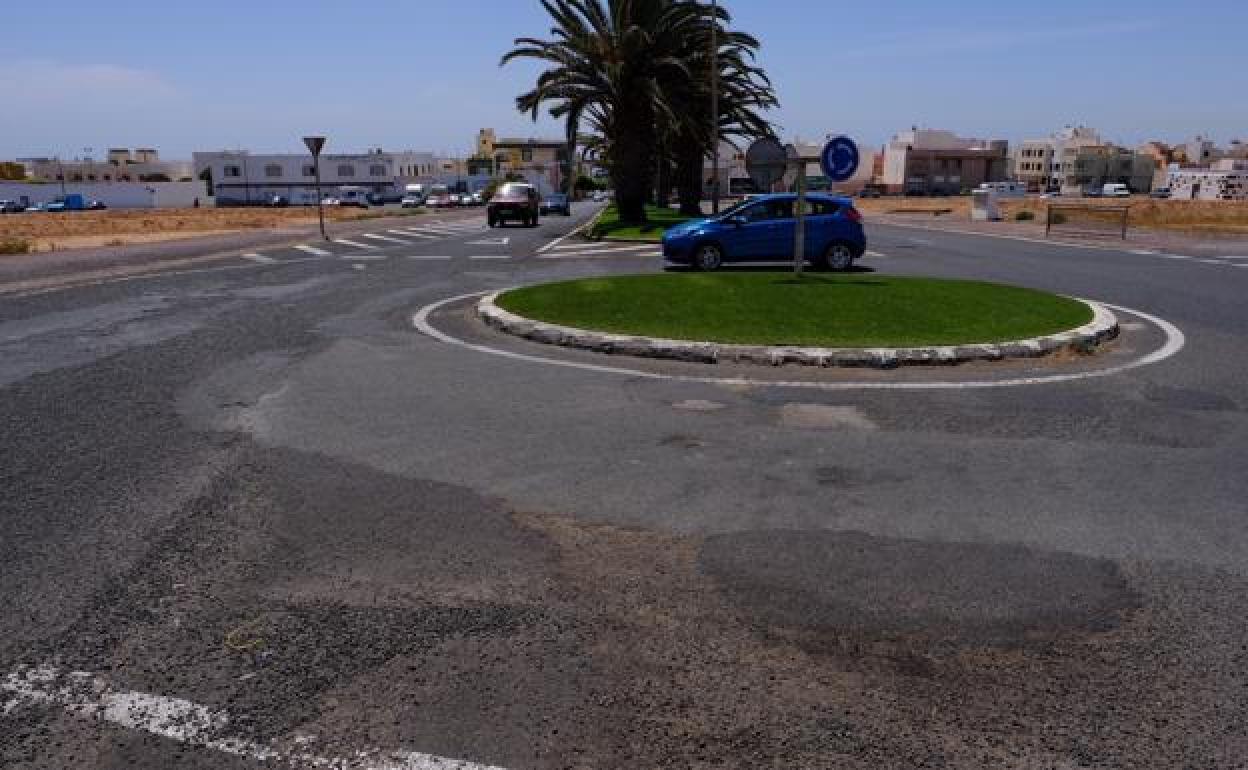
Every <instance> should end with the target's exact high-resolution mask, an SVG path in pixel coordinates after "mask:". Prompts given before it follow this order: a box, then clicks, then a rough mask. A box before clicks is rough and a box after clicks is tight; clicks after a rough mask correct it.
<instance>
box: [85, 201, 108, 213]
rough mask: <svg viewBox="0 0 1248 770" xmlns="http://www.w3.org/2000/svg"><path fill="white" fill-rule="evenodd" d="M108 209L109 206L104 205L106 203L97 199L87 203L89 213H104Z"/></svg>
mask: <svg viewBox="0 0 1248 770" xmlns="http://www.w3.org/2000/svg"><path fill="white" fill-rule="evenodd" d="M106 208H108V204H106V203H104V201H101V200H96V199H95V198H92V199H91V200H89V201H87V211H103V210H104V209H106Z"/></svg>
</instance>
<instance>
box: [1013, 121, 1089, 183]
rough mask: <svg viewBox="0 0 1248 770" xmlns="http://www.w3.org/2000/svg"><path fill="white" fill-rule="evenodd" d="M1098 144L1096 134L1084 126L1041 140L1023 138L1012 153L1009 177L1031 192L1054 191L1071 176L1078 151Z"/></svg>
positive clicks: (1064, 130) (1056, 133) (1072, 127)
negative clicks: (1011, 174)
mask: <svg viewBox="0 0 1248 770" xmlns="http://www.w3.org/2000/svg"><path fill="white" fill-rule="evenodd" d="M1102 144H1103V142H1102V141H1101V137H1100V134H1098V133H1097V132H1096V130H1095V129H1092V128H1088V127H1087V126H1066V127H1065V128H1063V129H1062V130H1061V131H1057V132H1055V133H1053V134H1052V135H1051V136H1048V137H1046V138H1044V139H1026V140H1024V141H1023V142H1022V144H1020V145H1019V146H1018V149H1017V150H1015V152H1014V156H1013V158H1012V173H1013V177H1014V179H1015V180H1016V181H1019V182H1022V183H1023V184H1025V185H1027V189H1028V190H1030V191H1032V192H1047V191H1051V190H1058V189H1060V188H1061V186H1062V184H1063V182H1064V180H1065V179H1066V177H1067V176H1068V175H1070V174H1073V173H1074V171H1075V159H1076V157H1077V156H1078V154H1079V151H1080V150H1082V149H1083V148H1085V147H1097V146H1100V145H1102Z"/></svg>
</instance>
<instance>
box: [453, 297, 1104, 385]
mask: <svg viewBox="0 0 1248 770" xmlns="http://www.w3.org/2000/svg"><path fill="white" fill-rule="evenodd" d="M503 293H504V292H502V291H498V292H493V293H491V294H487V295H486V296H485V297H483V298H482V299H481V300H480V301H479V302H478V303H477V315H478V316H479V317H480V318H481V320H483V321H484V322H485V323H486V324H488V325H489V326H492V327H494V328H495V329H498V330H499V331H501V332H504V333H506V334H512V335H515V336H517V337H523V338H524V339H527V340H532V341H534V342H541V343H545V344H548V345H561V346H563V347H569V348H578V349H581V350H592V351H594V352H597V353H609V354H615V355H626V356H638V357H641V358H662V359H670V360H674V361H690V362H696V363H706V364H716V363H743V364H760V365H764V366H783V365H785V364H797V365H800V366H822V367H859V368H862V367H866V368H873V369H894V368H897V367H898V366H931V365H953V364H961V363H967V362H970V361H1001V360H1004V359H1010V358H1038V357H1040V356H1046V355H1050V354H1053V353H1057V352H1059V351H1063V350H1081V351H1086V350H1088V349H1090V348H1093V347H1096V346H1097V345H1100V344H1101V343H1103V342H1105V341H1107V340H1111V339H1113V338H1115V337H1117V336H1118V333H1119V328H1118V319H1117V317H1115V316H1114V314H1113V313H1112V312H1110V311H1109V309H1108V308H1106V307H1104V306H1103V305H1101V304H1099V303H1096V302H1089V301H1088V300H1082V299H1080V300H1078V301H1079V302H1082V303H1084V304H1085V305H1087V306H1088V307H1089V308H1090V309H1091V310H1092V320H1091V321H1090V322H1088V323H1086V324H1084V325H1083V326H1080V327H1078V328H1075V329H1071V330H1070V331H1066V332H1061V333H1059V334H1050V335H1047V336H1043V337H1032V338H1030V339H1023V340H1013V341H1010V342H994V343H975V344H965V345H932V346H926V347H909V348H819V347H791V346H785V345H773V346H768V345H728V344H721V343H714V342H697V341H689V340H668V339H661V338H656V337H640V336H633V335H625V334H608V333H606V332H597V331H589V330H587V329H576V328H573V327H570V326H560V325H558V324H550V323H545V322H543V321H534V320H532V319H529V318H525V317H523V316H519V315H516V314H515V313H512V312H510V311H507V310H504V309H503V308H501V307H499V306H498V304H497V299H498V297H499V295H501V294H503ZM1076 299H1077V298H1076Z"/></svg>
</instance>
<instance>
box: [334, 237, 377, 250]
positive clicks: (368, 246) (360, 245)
mask: <svg viewBox="0 0 1248 770" xmlns="http://www.w3.org/2000/svg"><path fill="white" fill-rule="evenodd" d="M334 243H341V244H342V245H343V246H350V247H352V248H355V249H369V250H372V251H375V250H376V249H377V248H378V247H377V246H373V245H372V244H368V243H360V242H359V241H348V240H347V239H346V238H337V239H335V240H334Z"/></svg>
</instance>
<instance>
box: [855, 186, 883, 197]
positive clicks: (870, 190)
mask: <svg viewBox="0 0 1248 770" xmlns="http://www.w3.org/2000/svg"><path fill="white" fill-rule="evenodd" d="M858 197H859V198H879V197H880V191H879V190H877V189H875V188H874V187H864V188H862V189H861V190H859V191H858Z"/></svg>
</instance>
